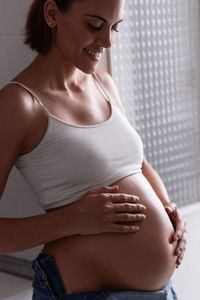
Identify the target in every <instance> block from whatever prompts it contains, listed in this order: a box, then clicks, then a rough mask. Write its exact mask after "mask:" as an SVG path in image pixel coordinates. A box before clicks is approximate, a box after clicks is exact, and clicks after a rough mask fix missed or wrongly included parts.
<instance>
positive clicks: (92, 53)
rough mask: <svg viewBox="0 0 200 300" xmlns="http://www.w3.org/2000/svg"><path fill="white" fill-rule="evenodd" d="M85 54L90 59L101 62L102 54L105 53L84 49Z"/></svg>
mask: <svg viewBox="0 0 200 300" xmlns="http://www.w3.org/2000/svg"><path fill="white" fill-rule="evenodd" d="M84 50H85V52H86V53H87V54H88V55H89V56H90V58H92V59H93V60H95V61H99V60H100V58H101V54H102V52H103V51H98V52H97V51H94V50H90V49H88V48H84Z"/></svg>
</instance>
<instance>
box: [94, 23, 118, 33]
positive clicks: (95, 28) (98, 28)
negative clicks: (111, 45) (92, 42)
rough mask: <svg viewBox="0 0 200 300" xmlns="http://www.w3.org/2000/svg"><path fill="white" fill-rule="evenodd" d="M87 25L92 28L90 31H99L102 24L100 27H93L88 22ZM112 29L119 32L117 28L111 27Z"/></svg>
mask: <svg viewBox="0 0 200 300" xmlns="http://www.w3.org/2000/svg"><path fill="white" fill-rule="evenodd" d="M88 27H89V28H90V29H91V30H92V31H99V30H101V28H102V25H101V26H100V27H95V26H93V25H91V24H90V23H88ZM112 31H115V32H119V30H117V28H113V29H112Z"/></svg>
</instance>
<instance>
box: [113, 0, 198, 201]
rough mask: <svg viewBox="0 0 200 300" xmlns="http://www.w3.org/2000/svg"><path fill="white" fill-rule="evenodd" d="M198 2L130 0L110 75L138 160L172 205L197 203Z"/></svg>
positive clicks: (116, 44)
mask: <svg viewBox="0 0 200 300" xmlns="http://www.w3.org/2000/svg"><path fill="white" fill-rule="evenodd" d="M199 5H200V4H199V1H198V0H176V1H174V0H131V1H128V2H127V7H126V12H125V18H124V20H125V21H124V24H123V25H122V27H121V30H120V34H119V36H117V39H116V41H115V44H114V46H113V49H112V53H111V65H112V75H113V77H114V80H115V82H116V84H117V86H118V88H119V92H120V94H121V97H122V101H123V104H124V107H125V110H126V113H127V116H128V119H129V121H130V122H131V123H132V124H133V125H134V126H135V128H136V129H137V131H138V132H139V134H140V136H141V137H142V139H143V143H144V152H145V156H146V157H147V159H148V160H149V162H150V163H151V164H152V166H153V167H154V168H155V169H156V170H157V171H158V173H159V174H160V176H161V177H162V179H163V181H164V183H165V185H166V187H167V190H168V192H169V195H170V199H171V200H172V201H175V202H176V203H177V204H178V205H179V206H183V205H186V204H190V203H193V202H196V201H200V197H199V195H200V110H199V108H200V107H199V105H200V104H199V102H200V13H199V12H200V9H199Z"/></svg>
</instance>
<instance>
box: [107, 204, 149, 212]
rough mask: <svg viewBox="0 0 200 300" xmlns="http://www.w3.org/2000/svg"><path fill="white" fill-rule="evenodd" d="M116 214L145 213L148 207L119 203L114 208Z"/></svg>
mask: <svg viewBox="0 0 200 300" xmlns="http://www.w3.org/2000/svg"><path fill="white" fill-rule="evenodd" d="M113 210H114V212H116V213H123V212H132V213H136V212H144V211H145V210H146V207H145V206H144V205H142V204H139V203H138V204H135V203H124V204H123V203H119V204H115V205H114V207H113Z"/></svg>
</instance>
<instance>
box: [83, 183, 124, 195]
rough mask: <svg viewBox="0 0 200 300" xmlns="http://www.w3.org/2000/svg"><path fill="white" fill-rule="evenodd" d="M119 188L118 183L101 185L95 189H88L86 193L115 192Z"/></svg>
mask: <svg viewBox="0 0 200 300" xmlns="http://www.w3.org/2000/svg"><path fill="white" fill-rule="evenodd" d="M118 190H119V186H118V185H114V186H103V187H100V188H98V189H96V190H92V191H89V192H88V194H100V193H115V192H117V191H118Z"/></svg>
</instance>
